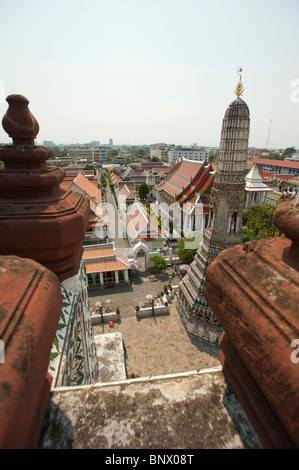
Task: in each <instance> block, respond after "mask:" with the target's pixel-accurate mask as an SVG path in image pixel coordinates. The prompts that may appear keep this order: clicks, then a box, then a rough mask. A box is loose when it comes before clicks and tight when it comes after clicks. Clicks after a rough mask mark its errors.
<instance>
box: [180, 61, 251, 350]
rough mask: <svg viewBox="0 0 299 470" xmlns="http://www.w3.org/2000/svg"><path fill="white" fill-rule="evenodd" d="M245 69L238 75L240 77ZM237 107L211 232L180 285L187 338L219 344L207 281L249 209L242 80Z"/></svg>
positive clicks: (221, 162) (220, 168)
mask: <svg viewBox="0 0 299 470" xmlns="http://www.w3.org/2000/svg"><path fill="white" fill-rule="evenodd" d="M240 72H242V69H241V68H239V69H238V73H239V75H240ZM235 93H236V95H237V99H236V100H235V101H233V102H232V103H231V104H230V105H229V107H228V108H227V110H226V113H225V115H224V119H223V124H222V131H221V142H220V149H219V157H218V164H217V170H216V173H215V179H214V183H213V187H212V190H211V198H210V215H209V221H208V226H207V228H206V229H205V231H204V233H203V243H202V245H201V247H200V249H199V250H198V252H197V253H196V255H195V258H194V261H193V262H192V264H191V269H189V271H188V272H187V273H186V275H185V277H184V278H183V280H182V281H181V283H180V285H179V294H178V302H177V307H178V312H179V314H180V316H181V318H182V321H183V323H184V325H185V326H186V329H187V331H188V332H189V333H191V334H194V335H196V336H199V337H201V338H203V339H205V340H207V341H209V342H211V343H215V342H217V341H218V339H219V338H220V336H221V333H222V327H221V324H220V323H219V321H218V320H217V318H216V316H215V315H214V313H213V312H212V310H211V309H210V307H209V305H208V303H207V301H206V299H205V297H204V289H205V276H206V271H207V268H208V267H209V265H210V264H211V262H212V261H213V260H214V259H215V258H216V256H217V255H218V254H219V253H220V251H222V250H224V249H226V248H231V247H232V246H234V245H238V244H239V243H242V241H243V236H242V214H243V211H244V208H245V176H246V160H247V148H248V137H249V122H250V119H249V109H248V106H247V104H246V103H245V102H244V101H243V100H242V99H241V98H240V96H241V95H242V93H243V85H242V82H241V75H240V80H239V82H238V84H237V87H236V90H235Z"/></svg>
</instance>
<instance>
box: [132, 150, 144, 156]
mask: <svg viewBox="0 0 299 470" xmlns="http://www.w3.org/2000/svg"><path fill="white" fill-rule="evenodd" d="M131 154H132V155H134V157H138V156H139V155H145V154H146V151H145V150H143V149H140V148H138V149H135V150H132V152H131Z"/></svg>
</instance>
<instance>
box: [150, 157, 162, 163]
mask: <svg viewBox="0 0 299 470" xmlns="http://www.w3.org/2000/svg"><path fill="white" fill-rule="evenodd" d="M159 161H160V159H159V158H158V157H152V158H151V162H159Z"/></svg>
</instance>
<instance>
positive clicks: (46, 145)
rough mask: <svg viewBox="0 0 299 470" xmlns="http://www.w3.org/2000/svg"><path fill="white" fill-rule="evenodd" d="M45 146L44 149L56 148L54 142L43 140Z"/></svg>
mask: <svg viewBox="0 0 299 470" xmlns="http://www.w3.org/2000/svg"><path fill="white" fill-rule="evenodd" d="M43 146H44V147H54V142H53V140H43Z"/></svg>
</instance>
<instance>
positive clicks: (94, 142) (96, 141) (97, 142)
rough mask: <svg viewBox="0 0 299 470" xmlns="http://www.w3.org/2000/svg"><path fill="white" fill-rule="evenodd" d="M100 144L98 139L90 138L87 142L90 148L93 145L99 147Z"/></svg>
mask: <svg viewBox="0 0 299 470" xmlns="http://www.w3.org/2000/svg"><path fill="white" fill-rule="evenodd" d="M100 145H101V142H100V140H92V141H91V142H90V143H89V146H90V147H91V148H93V149H94V148H95V147H99V146H100Z"/></svg>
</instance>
